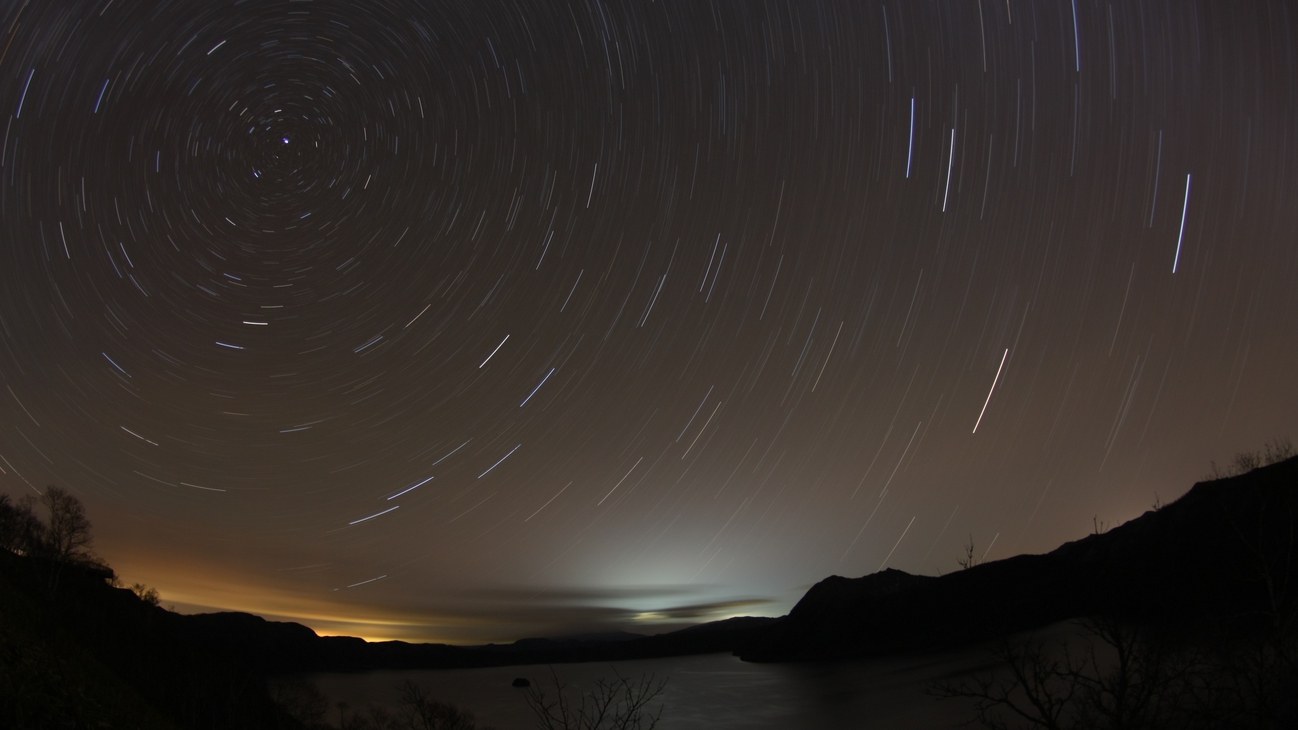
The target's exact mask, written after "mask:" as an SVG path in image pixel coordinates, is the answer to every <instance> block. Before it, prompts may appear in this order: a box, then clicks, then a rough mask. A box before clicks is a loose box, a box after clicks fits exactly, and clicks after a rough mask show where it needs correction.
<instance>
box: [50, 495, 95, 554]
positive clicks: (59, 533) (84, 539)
mask: <svg viewBox="0 0 1298 730" xmlns="http://www.w3.org/2000/svg"><path fill="white" fill-rule="evenodd" d="M41 505H43V506H44V507H45V509H46V510H47V511H48V512H49V515H50V516H49V524H48V525H47V526H46V528H45V544H46V547H47V549H48V550H49V551H50V555H51V557H53V558H54V559H55V560H61V561H69V560H75V559H77V558H82V557H86V556H87V553H86V548H89V547H90V543H91V542H92V540H91V537H90V519H89V518H88V517H86V509H85V507H83V506H82V505H81V500H79V499H77V498H76V497H75V496H74V495H72V494H71V493H69V492H68V491H67V490H65V489H63V488H61V487H56V486H54V485H50V486H48V487H46V489H45V493H44V494H42V495H41Z"/></svg>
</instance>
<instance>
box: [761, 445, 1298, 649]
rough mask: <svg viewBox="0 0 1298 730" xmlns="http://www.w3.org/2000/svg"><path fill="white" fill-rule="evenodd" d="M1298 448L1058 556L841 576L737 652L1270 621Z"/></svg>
mask: <svg viewBox="0 0 1298 730" xmlns="http://www.w3.org/2000/svg"><path fill="white" fill-rule="evenodd" d="M1296 594H1298V459H1289V460H1287V461H1283V462H1280V463H1278V464H1273V465H1271V466H1266V467H1262V468H1260V469H1256V470H1254V471H1252V472H1249V473H1247V474H1244V475H1241V476H1236V477H1232V478H1227V479H1219V480H1215V481H1209V482H1200V483H1199V484H1196V485H1195V486H1194V488H1192V489H1191V490H1190V491H1189V492H1188V493H1187V494H1186V495H1185V496H1183V497H1182V498H1181V499H1179V500H1177V501H1176V502H1174V503H1172V504H1169V505H1166V506H1165V507H1162V508H1161V509H1158V510H1156V511H1150V512H1146V513H1145V514H1144V515H1142V516H1140V517H1138V518H1136V519H1134V520H1131V521H1130V522H1127V523H1125V524H1123V525H1121V526H1119V527H1116V528H1114V529H1112V530H1110V531H1108V532H1105V533H1103V534H1094V535H1090V536H1088V537H1086V538H1084V539H1082V540H1077V541H1075V542H1070V543H1066V544H1064V545H1063V546H1061V547H1059V548H1058V549H1056V550H1054V551H1052V552H1050V553H1047V554H1045V555H1019V556H1016V557H1012V558H1008V559H1005V560H998V561H995V562H990V563H984V564H982V565H978V566H975V567H973V568H970V569H968V570H963V571H960V572H957V573H951V574H948V575H944V576H941V577H937V578H933V577H926V576H913V575H909V574H906V573H904V572H901V571H897V570H886V571H883V572H880V573H875V574H873V575H868V576H865V577H862V578H856V579H849V578H842V577H838V576H833V577H830V578H827V579H825V580H823V581H821V582H820V583H818V584H816V585H815V586H813V587H812V588H811V590H809V591H808V592H807V594H806V595H805V596H804V597H803V598H802V600H801V601H799V602H798V604H797V605H796V606H795V607H794V608H793V610H792V611H791V612H790V613H789V615H788V616H787V617H785V618H784V619H783V620H781V621H780V622H779V623H777V624H775V625H772V626H770V627H769V628H767V629H766V630H764V631H762V632H760V634H759V635H757V636H755V637H753V639H752V640H751V641H750V642H749V643H747V644H746V645H744V646H741V647H738V651H737V653H738V654H739V656H740V657H742V658H743V659H746V660H749V661H794V660H823V659H840V658H848V657H862V656H870V655H876V654H882V653H891V652H900V651H912V650H931V649H943V648H949V647H954V646H958V645H961V644H967V643H971V642H976V641H980V640H984V639H988V638H992V637H996V636H1002V635H1006V634H1011V633H1016V632H1019V631H1024V630H1028V629H1033V628H1038V627H1041V626H1045V625H1047V624H1050V623H1054V622H1056V621H1060V620H1063V619H1069V618H1079V617H1085V616H1096V615H1111V616H1118V617H1122V618H1127V619H1131V620H1136V621H1153V622H1160V623H1164V624H1175V625H1177V626H1179V627H1181V628H1182V630H1186V631H1192V632H1203V631H1210V630H1227V631H1231V632H1237V631H1248V630H1251V629H1256V628H1265V626H1264V625H1265V624H1268V623H1270V622H1274V621H1277V620H1281V619H1283V618H1284V617H1285V616H1286V615H1291V614H1292V613H1293V611H1294V607H1295V603H1296V601H1298V595H1296Z"/></svg>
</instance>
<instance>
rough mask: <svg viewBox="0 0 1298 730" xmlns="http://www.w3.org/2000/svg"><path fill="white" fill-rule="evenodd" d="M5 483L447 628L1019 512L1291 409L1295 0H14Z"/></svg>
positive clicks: (1008, 530)
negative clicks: (72, 498) (76, 500)
mask: <svg viewBox="0 0 1298 730" xmlns="http://www.w3.org/2000/svg"><path fill="white" fill-rule="evenodd" d="M0 28H2V29H3V34H4V39H3V40H4V45H3V50H2V51H0V113H3V116H4V119H3V125H4V132H3V134H4V139H3V143H2V144H3V148H2V151H0V339H2V340H3V347H0V379H3V385H4V388H3V391H2V392H0V489H3V491H4V492H6V493H9V494H11V495H14V496H21V495H23V494H34V493H35V492H36V491H38V490H41V489H43V488H44V486H45V485H47V484H59V485H62V486H65V487H67V488H69V489H71V490H72V491H74V492H75V493H76V494H78V495H79V496H80V497H81V498H82V499H83V500H84V501H85V503H86V504H87V506H88V509H89V513H90V516H91V518H92V520H93V522H94V525H95V534H96V538H97V543H96V544H97V549H98V551H99V552H100V554H102V555H103V556H104V557H106V558H107V559H108V560H109V561H110V563H112V564H113V565H114V567H116V568H117V569H118V571H119V573H121V574H122V576H123V578H124V579H125V580H126V581H127V582H135V581H142V582H146V583H148V584H150V585H154V586H156V587H157V588H158V589H159V591H160V593H161V595H162V598H163V603H164V604H176V605H177V606H178V607H180V608H183V609H186V610H212V609H238V610H249V611H254V612H257V613H261V614H262V615H266V616H272V617H283V618H292V619H295V620H301V621H303V622H304V623H307V624H308V625H311V626H313V627H314V628H317V629H318V630H320V631H322V632H329V633H347V634H352V635H359V636H365V637H370V638H389V637H397V638H407V639H420V640H436V641H455V642H480V641H488V640H497V641H500V640H512V639H516V638H519V637H522V636H528V635H544V634H558V633H568V632H578V631H598V630H605V629H609V628H623V629H629V630H639V631H646V632H655V631H658V630H661V629H662V628H664V627H669V626H674V625H679V624H681V623H690V622H697V621H703V620H712V619H718V618H725V617H728V616H733V615H743V614H761V615H778V614H780V613H783V612H785V611H787V610H788V608H789V607H790V606H791V605H792V602H793V601H795V600H796V599H797V598H798V597H799V596H800V595H801V593H802V592H803V591H804V590H805V589H806V588H807V587H808V586H809V585H810V584H812V583H814V582H815V581H817V580H819V579H821V578H823V577H825V576H826V575H829V574H841V575H848V576H859V575H864V574H867V573H871V572H874V571H876V570H879V569H880V568H882V567H884V566H885V565H886V566H889V567H895V568H899V569H902V570H906V571H909V572H913V573H928V574H935V573H937V572H946V571H950V570H952V569H954V568H956V562H955V561H956V559H957V557H959V556H960V555H961V546H962V545H963V544H964V543H965V542H966V541H967V540H969V539H971V538H972V540H973V542H974V544H975V546H976V550H977V552H978V553H979V554H980V555H983V554H985V555H986V557H987V559H996V558H1001V557H1006V556H1009V555H1012V554H1015V553H1020V552H1043V551H1046V550H1049V549H1052V548H1054V547H1056V546H1057V545H1059V544H1060V543H1062V542H1064V541H1067V540H1071V539H1076V538H1078V537H1081V536H1083V535H1085V534H1086V533H1087V532H1089V531H1090V528H1091V525H1092V519H1093V518H1094V519H1098V520H1103V521H1105V522H1109V523H1116V522H1120V521H1123V520H1126V519H1130V518H1132V517H1134V516H1136V515H1138V514H1140V513H1141V512H1143V511H1144V510H1145V509H1148V508H1149V507H1150V505H1151V504H1153V503H1154V501H1155V499H1156V498H1157V499H1160V500H1162V501H1163V502H1167V501H1170V500H1172V499H1174V498H1176V497H1177V496H1179V495H1181V494H1183V493H1184V492H1185V491H1186V490H1187V489H1189V487H1190V486H1191V484H1192V483H1193V482H1194V481H1195V480H1196V479H1198V478H1201V477H1202V476H1203V475H1204V474H1205V473H1206V472H1207V471H1208V468H1209V462H1210V461H1211V460H1216V461H1218V462H1222V461H1226V460H1229V459H1230V457H1231V455H1232V454H1234V453H1235V452H1236V451H1239V450H1241V449H1252V448H1257V447H1259V446H1260V445H1261V444H1262V443H1263V442H1265V441H1267V440H1269V439H1273V438H1292V437H1294V436H1298V378H1295V377H1294V373H1295V372H1298V336H1296V335H1298V297H1296V296H1295V289H1296V287H1295V282H1298V187H1296V184H1298V180H1296V179H1295V178H1296V176H1298V119H1296V116H1295V115H1296V112H1298V104H1296V103H1295V99H1298V10H1296V9H1295V7H1294V6H1293V5H1292V4H1291V3H1287V2H1282V1H1281V0H1273V1H1265V0H1258V1H1256V2H1231V3H1214V2H1187V1H1185V0H1144V1H1142V2H1135V1H1130V2H1129V1H1125V0H1124V1H1122V2H1099V1H1097V0H1063V1H1062V2H1060V1H1057V0H981V1H978V0H969V1H967V2H926V3H919V2H897V1H896V0H885V1H882V2H878V1H872V2H810V1H808V2H784V1H777V0H769V1H766V2H717V1H715V0H713V1H711V2H708V1H702V0H688V1H683V0H656V1H651V0H571V1H570V2H549V1H545V2H524V3H512V2H511V3H498V2H482V1H480V0H474V1H472V2H413V1H409V0H366V1H365V2H360V1H357V0H353V1H351V2H343V1H341V0H315V1H313V2H294V1H275V2H269V1H267V2H261V1H257V2H229V1H222V2H210V1H207V0H204V1H203V2H197V1H194V2H191V1H186V0H157V1H154V2H121V1H119V2H112V1H111V0H98V1H97V2H71V1H67V2H65V1H63V0H59V1H54V2H47V1H39V2H26V1H25V2H17V0H12V1H10V2H6V3H4V4H3V5H0Z"/></svg>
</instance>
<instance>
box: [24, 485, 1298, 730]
mask: <svg viewBox="0 0 1298 730" xmlns="http://www.w3.org/2000/svg"><path fill="white" fill-rule="evenodd" d="M6 509H8V507H6ZM1296 518H1298V459H1288V460H1286V461H1283V462H1280V463H1277V464H1273V465H1271V466H1266V467H1262V468H1259V469H1256V470H1253V471H1251V472H1249V473H1247V474H1243V475H1240V476H1235V477H1230V478H1225V479H1218V480H1214V481H1208V482H1202V483H1199V484H1196V485H1195V486H1194V488H1193V489H1191V490H1190V492H1189V493H1187V494H1186V495H1185V496H1184V497H1182V498H1181V499H1179V500H1177V501H1176V502H1174V503H1172V504H1169V505H1166V506H1164V507H1162V508H1161V509H1158V510H1154V511H1150V512H1147V513H1145V514H1144V515H1142V516H1141V517H1139V518H1137V519H1134V520H1132V521H1130V522H1128V523H1126V524H1123V525H1121V526H1119V527H1116V528H1114V529H1112V530H1109V531H1107V532H1103V533H1100V534H1093V535H1090V536H1088V537H1086V538H1085V539H1082V540H1078V541H1075V542H1070V543H1067V544H1065V545H1063V546H1061V547H1060V548H1058V549H1057V550H1054V551H1052V552H1050V553H1048V554H1046V555H1021V556H1017V557H1013V558H1009V559H1006V560H1000V561H996V562H991V563H986V564H983V565H977V566H974V567H971V568H970V569H968V570H962V571H959V572H956V573H952V574H948V575H944V576H941V577H936V578H935V577H927V576H914V575H909V574H907V573H904V572H902V571H897V570H887V571H883V572H881V573H876V574H873V575H868V576H865V577H862V578H855V579H849V578H841V577H837V576H834V577H830V578H827V579H825V580H823V581H821V582H820V583H818V584H816V585H815V586H814V587H813V588H812V589H811V590H810V591H808V592H807V594H806V596H804V597H803V599H802V600H801V601H799V602H798V604H797V606H795V607H794V609H793V610H792V611H791V612H790V613H789V615H788V616H785V617H782V618H779V619H766V618H739V619H731V620H728V621H722V622H716V623H711V624H704V625H701V626H696V627H693V628H690V629H686V630H683V631H677V632H674V633H670V634H663V635H659V636H651V637H641V638H632V639H623V640H549V639H527V640H523V641H519V642H516V643H514V644H510V645H490V646H483V647H455V646H445V645H434V644H407V643H404V642H378V643H367V642H365V641H363V640H361V639H355V638H346V637H320V636H317V635H316V634H315V633H314V632H313V631H311V630H310V629H308V628H307V627H305V626H302V625H300V624H295V623H278V622H270V621H266V620H264V619H261V618H259V617H256V616H252V615H248V614H240V613H217V614H204V615H197V616H184V615H180V614H176V613H172V612H170V611H167V610H165V609H163V608H160V607H159V606H157V605H156V604H155V602H156V599H153V600H152V601H151V600H148V599H149V596H147V595H145V596H144V597H141V595H140V594H139V591H133V590H130V589H125V588H119V587H114V586H115V585H116V580H115V577H114V575H113V573H112V571H111V570H110V569H108V568H106V567H104V566H102V565H96V564H94V563H91V562H88V561H86V560H82V559H76V558H75V556H68V555H63V556H59V555H53V554H48V551H46V554H36V552H39V551H26V552H24V551H21V550H20V551H14V550H13V549H6V550H0V726H3V727H17V728H25V727H33V728H35V727H141V728H170V727H185V728H258V727H264V728H295V727H300V724H299V723H298V721H297V720H296V719H294V717H292V716H291V715H290V714H289V713H287V712H286V711H285V709H284V708H283V707H281V706H280V705H277V704H276V703H275V702H274V701H272V700H271V698H270V695H269V694H268V690H267V682H266V679H267V678H268V677H270V676H273V675H277V674H287V673H305V672H324V671H328V672H336V671H343V672H349V671H365V670H372V669H434V668H465V667H486V666H508V665H519V664H537V663H564V662H582V661H614V660H627V659H644V658H653V657H664V656H676V655H686V654H703V653H713V652H734V653H736V654H738V655H739V656H740V657H741V658H743V659H745V660H749V661H762V662H778V661H820V660H835V659H847V658H860V657H869V656H879V655H883V654H894V653H903V652H913V651H934V650H943V649H948V648H956V647H959V646H965V645H969V644H972V643H976V642H982V641H986V640H989V639H994V638H996V637H1000V636H1007V635H1011V634H1016V633H1021V632H1024V631H1028V630H1032V629H1035V628H1039V627H1043V626H1047V625H1049V624H1053V623H1057V622H1059V621H1061V620H1065V619H1069V618H1081V617H1092V616H1103V617H1105V618H1106V620H1120V621H1123V622H1126V623H1128V624H1131V625H1137V626H1150V625H1156V626H1158V627H1160V630H1161V631H1163V632H1164V633H1167V634H1171V635H1175V636H1179V637H1180V638H1181V640H1183V641H1184V640H1189V641H1196V640H1199V639H1201V638H1202V639H1203V640H1205V641H1208V640H1210V641H1212V642H1221V641H1238V640H1245V639H1248V638H1250V637H1257V636H1269V635H1277V634H1284V633H1285V632H1290V631H1292V630H1293V628H1294V626H1293V624H1294V621H1293V619H1294V618H1295V617H1298V612H1296V611H1295V607H1296V606H1298V519H1296ZM20 553H23V554H20ZM1296 689H1298V688H1296Z"/></svg>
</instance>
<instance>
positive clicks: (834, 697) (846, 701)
mask: <svg viewBox="0 0 1298 730" xmlns="http://www.w3.org/2000/svg"><path fill="white" fill-rule="evenodd" d="M985 657H986V655H985V654H983V653H981V652H978V651H971V652H966V653H960V654H943V655H934V656H907V657H900V658H886V659H877V660H871V661H860V662H839V663H833V664H750V663H747V662H742V661H740V660H739V659H737V658H735V657H733V656H730V655H729V654H708V655H703V656H689V657H671V658H666V659H646V660H642V661H632V662H614V663H611V664H603V663H591V664H557V665H554V666H553V667H547V666H524V667H493V668H488V669H447V670H426V671H379V672H367V673H363V674H312V675H308V676H307V677H306V678H307V679H308V680H310V681H312V682H314V683H315V685H316V686H317V687H319V689H320V691H321V692H323V693H324V694H325V696H326V697H328V698H329V699H330V701H331V702H332V703H337V702H339V701H344V702H347V703H348V704H349V705H351V706H352V707H362V706H365V705H368V704H376V705H381V706H386V707H389V708H395V707H396V703H397V691H396V690H395V686H396V685H397V684H399V683H400V682H402V681H404V680H407V679H409V680H412V681H414V682H416V683H418V684H420V685H422V686H423V687H425V688H426V689H427V690H428V691H429V692H430V693H431V694H432V696H434V697H436V698H438V699H442V700H445V701H447V702H451V703H453V704H456V705H458V706H460V707H462V708H464V709H466V710H469V711H470V712H472V713H473V714H474V715H476V716H477V718H478V722H479V724H480V725H490V726H492V727H494V728H496V729H497V730H523V729H524V728H531V727H534V723H533V719H532V715H531V713H530V711H529V710H528V709H527V705H526V703H525V702H524V700H523V693H524V691H525V690H521V689H515V688H513V687H511V686H510V683H511V682H512V681H513V680H514V678H515V677H527V678H529V679H530V680H531V681H532V683H533V684H537V683H538V682H539V683H541V686H542V687H544V688H552V687H553V680H552V679H551V678H550V671H551V669H553V671H554V672H555V674H557V676H558V678H559V679H560V680H561V681H562V682H564V683H565V684H566V685H570V686H571V687H573V688H574V689H578V690H580V689H585V688H588V687H590V686H591V684H592V683H593V682H594V681H595V680H597V679H599V678H601V677H609V678H612V676H613V670H614V669H616V671H617V672H619V673H621V674H622V676H624V677H629V678H631V679H637V678H639V677H641V676H644V675H647V674H653V675H654V676H656V677H658V678H663V677H666V678H668V680H669V681H668V683H667V690H666V692H665V693H664V695H663V698H662V701H663V714H662V721H661V723H660V724H659V725H658V727H659V728H661V730H703V728H707V729H708V730H716V729H718V728H736V729H738V728H746V729H748V728H752V729H770V730H775V729H776V728H779V729H780V730H784V729H786V728H799V729H803V728H805V729H806V730H820V729H822V728H823V729H825V730H829V729H831V728H832V729H834V730H838V729H842V728H876V727H877V728H898V729H905V728H953V727H957V726H959V725H960V724H961V723H962V722H964V721H966V720H968V719H970V717H971V714H970V711H969V706H968V705H967V704H963V703H962V702H960V701H956V700H943V701H938V700H935V699H933V698H931V697H929V696H927V695H926V694H924V688H925V687H926V686H928V685H929V684H930V683H931V682H932V681H933V680H935V679H939V678H943V677H948V676H952V675H957V674H963V673H965V672H969V671H972V670H975V669H979V668H981V667H983V666H984V662H985ZM334 716H335V717H336V713H335V714H334Z"/></svg>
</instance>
